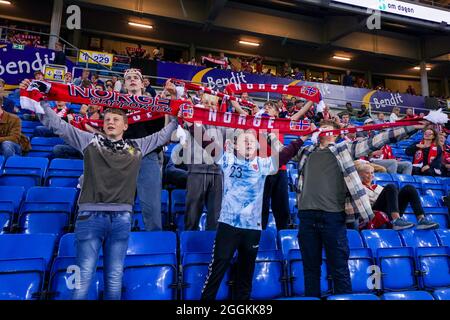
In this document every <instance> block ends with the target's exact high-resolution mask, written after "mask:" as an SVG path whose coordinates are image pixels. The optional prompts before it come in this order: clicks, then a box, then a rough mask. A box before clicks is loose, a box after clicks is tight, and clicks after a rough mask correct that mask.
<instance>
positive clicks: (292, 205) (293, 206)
mask: <svg viewBox="0 0 450 320" xmlns="http://www.w3.org/2000/svg"><path fill="white" fill-rule="evenodd" d="M289 212H290V213H291V216H293V215H297V213H298V207H297V194H296V193H295V192H289Z"/></svg>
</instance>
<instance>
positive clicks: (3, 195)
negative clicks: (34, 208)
mask: <svg viewBox="0 0 450 320" xmlns="http://www.w3.org/2000/svg"><path fill="white" fill-rule="evenodd" d="M24 193H25V189H24V188H23V187H14V186H12V187H7V186H0V234H2V233H4V232H5V231H9V230H10V228H11V225H12V221H13V219H14V217H15V215H16V214H18V213H19V208H20V205H21V203H22V200H23V196H24Z"/></svg>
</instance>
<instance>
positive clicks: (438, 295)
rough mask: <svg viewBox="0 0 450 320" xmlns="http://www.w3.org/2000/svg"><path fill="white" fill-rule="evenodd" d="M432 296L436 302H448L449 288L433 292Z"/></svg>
mask: <svg viewBox="0 0 450 320" xmlns="http://www.w3.org/2000/svg"><path fill="white" fill-rule="evenodd" d="M433 296H434V298H435V299H436V300H450V288H446V289H438V290H434V292H433Z"/></svg>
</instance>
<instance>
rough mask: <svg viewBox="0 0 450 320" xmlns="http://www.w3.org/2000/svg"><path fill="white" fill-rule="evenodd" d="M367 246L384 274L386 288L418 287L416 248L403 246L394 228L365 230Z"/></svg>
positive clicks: (403, 288)
mask: <svg viewBox="0 0 450 320" xmlns="http://www.w3.org/2000/svg"><path fill="white" fill-rule="evenodd" d="M361 234H362V237H363V239H364V242H365V243H366V245H367V247H369V248H370V249H372V253H373V255H374V257H375V259H376V262H377V265H378V266H379V267H380V269H381V272H382V274H383V276H382V278H381V281H382V287H383V289H385V290H407V289H411V288H417V286H418V283H417V279H416V276H415V263H414V250H413V248H411V247H403V246H402V241H401V238H400V236H399V234H398V232H397V231H394V230H389V229H387V230H363V231H362V232H361Z"/></svg>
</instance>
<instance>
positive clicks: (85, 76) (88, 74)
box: [73, 69, 91, 87]
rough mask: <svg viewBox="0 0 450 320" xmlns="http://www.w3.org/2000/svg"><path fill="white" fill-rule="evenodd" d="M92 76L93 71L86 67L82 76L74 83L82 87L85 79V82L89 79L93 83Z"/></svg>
mask: <svg viewBox="0 0 450 320" xmlns="http://www.w3.org/2000/svg"><path fill="white" fill-rule="evenodd" d="M90 77H91V72H90V71H89V70H88V69H84V70H83V72H82V73H81V77H79V78H76V79H75V80H74V81H73V84H74V85H76V86H79V87H81V86H82V84H83V81H85V82H86V81H88V82H89V83H91V80H90Z"/></svg>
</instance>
